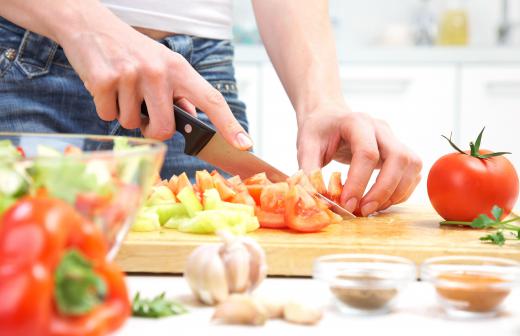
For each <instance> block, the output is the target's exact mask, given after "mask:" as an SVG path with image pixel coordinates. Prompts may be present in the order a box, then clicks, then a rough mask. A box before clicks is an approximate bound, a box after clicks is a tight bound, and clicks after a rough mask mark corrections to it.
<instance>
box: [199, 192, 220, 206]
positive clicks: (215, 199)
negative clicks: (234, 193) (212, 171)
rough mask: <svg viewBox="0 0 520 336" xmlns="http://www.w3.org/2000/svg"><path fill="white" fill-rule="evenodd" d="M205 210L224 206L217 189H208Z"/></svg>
mask: <svg viewBox="0 0 520 336" xmlns="http://www.w3.org/2000/svg"><path fill="white" fill-rule="evenodd" d="M203 203H204V210H217V209H220V208H221V207H222V200H221V199H220V194H219V193H218V191H217V189H213V188H212V189H207V190H205V191H204V197H203Z"/></svg>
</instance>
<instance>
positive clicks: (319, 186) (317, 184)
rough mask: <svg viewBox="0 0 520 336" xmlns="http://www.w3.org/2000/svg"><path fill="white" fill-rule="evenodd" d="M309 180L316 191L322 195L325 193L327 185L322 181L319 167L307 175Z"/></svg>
mask: <svg viewBox="0 0 520 336" xmlns="http://www.w3.org/2000/svg"><path fill="white" fill-rule="evenodd" d="M309 180H310V181H311V184H312V186H313V187H314V189H316V191H317V192H318V193H320V194H322V195H327V187H326V186H325V182H324V181H323V175H322V173H321V169H315V170H313V171H312V172H311V174H310V175H309Z"/></svg>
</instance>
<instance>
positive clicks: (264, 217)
mask: <svg viewBox="0 0 520 336" xmlns="http://www.w3.org/2000/svg"><path fill="white" fill-rule="evenodd" d="M255 215H256V217H257V218H258V222H259V223H260V227H263V228H266V229H285V228H287V225H285V217H284V216H285V215H284V214H283V213H275V212H269V211H265V210H262V209H261V208H260V207H256V208H255Z"/></svg>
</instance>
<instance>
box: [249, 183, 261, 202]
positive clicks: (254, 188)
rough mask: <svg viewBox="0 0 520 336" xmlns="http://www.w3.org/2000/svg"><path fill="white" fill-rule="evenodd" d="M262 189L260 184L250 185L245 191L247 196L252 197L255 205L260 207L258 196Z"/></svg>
mask: <svg viewBox="0 0 520 336" xmlns="http://www.w3.org/2000/svg"><path fill="white" fill-rule="evenodd" d="M263 189H264V185H261V184H251V185H247V191H248V192H249V195H251V197H253V199H254V200H255V202H256V205H260V195H261V194H262V190H263Z"/></svg>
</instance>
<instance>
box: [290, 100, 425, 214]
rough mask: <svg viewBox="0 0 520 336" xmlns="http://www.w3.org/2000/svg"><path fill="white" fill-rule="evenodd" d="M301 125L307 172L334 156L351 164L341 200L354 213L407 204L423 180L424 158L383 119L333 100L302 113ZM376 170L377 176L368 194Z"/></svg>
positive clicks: (302, 159) (300, 158) (302, 155)
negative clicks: (311, 111) (333, 103)
mask: <svg viewBox="0 0 520 336" xmlns="http://www.w3.org/2000/svg"><path fill="white" fill-rule="evenodd" d="M298 124H299V125H298V126H299V130H298V143H297V144H298V161H299V163H300V167H301V168H302V169H303V170H304V171H306V172H311V171H312V170H314V169H316V168H321V167H323V166H325V165H327V164H328V163H329V162H330V161H332V160H336V161H338V162H341V163H345V164H350V169H349V171H348V176H347V180H346V182H345V185H344V187H343V192H342V195H341V198H340V201H341V203H342V204H343V205H344V206H345V207H346V208H347V210H349V211H351V212H352V211H356V212H357V213H360V214H361V215H363V216H367V215H369V214H371V213H373V212H375V211H378V210H384V209H386V208H388V207H389V206H391V205H393V204H397V203H401V202H404V201H406V200H407V199H408V198H409V197H410V195H411V194H412V192H413V190H414V189H415V187H416V186H417V184H418V183H419V181H420V175H419V174H420V171H421V168H422V163H421V160H420V159H419V157H418V156H417V155H415V154H414V153H413V152H412V151H410V150H409V149H408V148H406V146H404V145H403V144H402V143H401V142H399V141H398V140H397V138H396V137H395V136H394V134H393V133H392V131H391V130H390V127H389V126H388V124H387V123H386V122H384V121H382V120H378V119H374V118H372V117H370V116H369V115H366V114H362V113H353V112H351V111H350V109H349V108H348V107H347V106H346V105H344V104H335V105H332V106H328V107H326V108H320V109H316V111H315V112H313V113H310V114H306V115H305V116H304V115H303V114H300V115H299V120H298ZM377 168H380V169H381V170H380V172H379V175H378V177H377V180H376V182H375V183H374V185H373V186H372V187H371V188H370V190H369V191H368V192H367V193H366V194H365V190H366V188H367V185H368V182H369V180H370V177H371V175H372V173H373V171H374V170H375V169H377Z"/></svg>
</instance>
